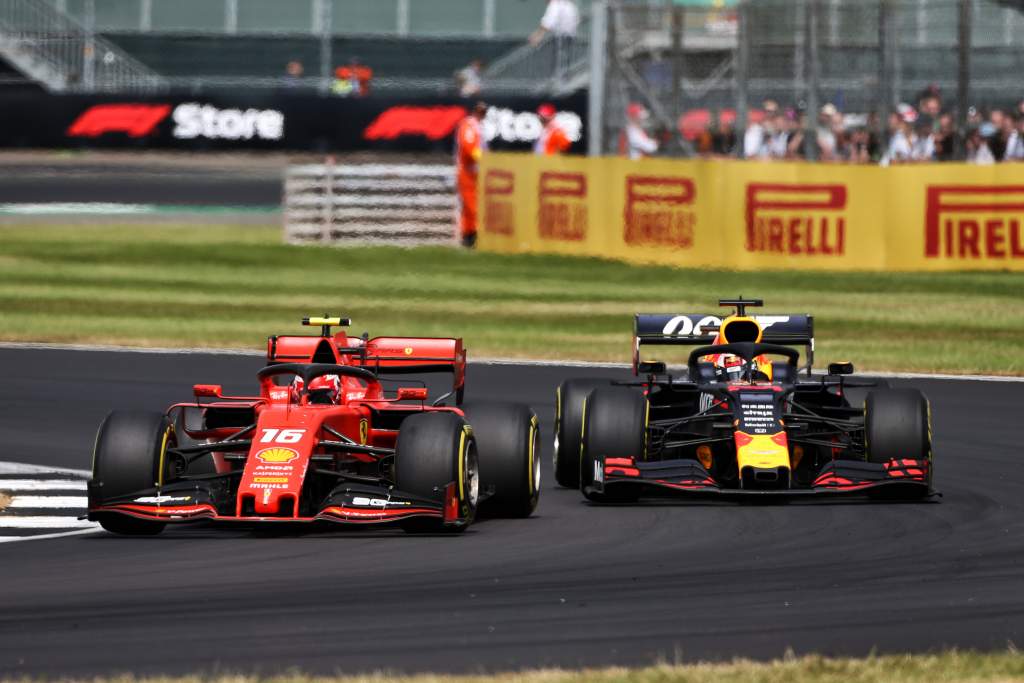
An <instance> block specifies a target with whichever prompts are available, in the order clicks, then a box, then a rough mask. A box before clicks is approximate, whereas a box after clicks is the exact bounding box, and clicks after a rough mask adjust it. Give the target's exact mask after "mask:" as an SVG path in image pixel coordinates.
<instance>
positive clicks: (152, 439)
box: [89, 411, 176, 536]
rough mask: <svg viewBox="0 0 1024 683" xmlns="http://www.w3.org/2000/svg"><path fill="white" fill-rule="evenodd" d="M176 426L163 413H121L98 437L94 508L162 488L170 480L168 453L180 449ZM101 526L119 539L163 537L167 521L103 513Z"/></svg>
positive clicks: (109, 420) (107, 420) (109, 419)
mask: <svg viewBox="0 0 1024 683" xmlns="http://www.w3.org/2000/svg"><path fill="white" fill-rule="evenodd" d="M175 443H176V441H175V435H174V427H173V425H172V424H171V421H170V419H169V418H168V417H167V416H166V415H164V414H163V413H148V412H129V411H115V412H112V413H110V414H109V415H107V417H106V418H105V419H104V420H103V423H102V424H100V429H99V431H98V432H97V434H96V448H95V450H94V451H93V459H92V486H90V487H89V491H90V494H89V498H90V500H89V507H90V508H95V507H102V506H103V505H104V504H106V503H107V502H109V501H113V500H116V499H119V498H125V497H128V496H131V495H133V494H136V493H141V492H144V491H148V490H150V489H153V488H154V487H155V488H159V487H161V486H163V485H164V483H165V480H166V479H167V478H168V469H169V465H170V464H169V463H168V462H167V457H166V455H167V448H168V447H173V446H174V445H175ZM97 520H98V521H99V523H100V525H101V526H102V527H103V528H104V529H106V530H107V531H110V532H112V533H115V534H125V535H130V536H149V535H153V534H158V533H160V532H161V531H163V529H164V527H165V526H166V523H165V522H156V521H153V520H147V519H137V518H135V517H130V516H128V515H124V514H121V513H98V514H97Z"/></svg>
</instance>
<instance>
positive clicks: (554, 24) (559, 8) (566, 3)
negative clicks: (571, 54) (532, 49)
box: [530, 0, 580, 45]
mask: <svg viewBox="0 0 1024 683" xmlns="http://www.w3.org/2000/svg"><path fill="white" fill-rule="evenodd" d="M579 24H580V11H579V10H578V9H577V8H576V3H575V2H573V0H548V7H547V9H546V10H545V11H544V16H543V17H541V20H540V26H538V27H537V30H536V31H534V32H533V33H532V34H530V44H531V45H536V44H538V43H540V41H541V40H543V39H544V36H545V35H547V34H548V33H550V34H552V35H554V36H555V37H556V38H575V37H576V29H577V28H578V27H579Z"/></svg>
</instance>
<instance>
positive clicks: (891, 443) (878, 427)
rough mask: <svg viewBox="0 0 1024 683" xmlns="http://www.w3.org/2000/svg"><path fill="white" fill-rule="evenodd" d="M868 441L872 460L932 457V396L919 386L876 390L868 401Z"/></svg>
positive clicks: (865, 432) (866, 418)
mask: <svg viewBox="0 0 1024 683" xmlns="http://www.w3.org/2000/svg"><path fill="white" fill-rule="evenodd" d="M864 445H865V450H866V451H867V459H868V462H874V463H880V464H885V463H887V462H889V461H890V460H896V459H900V458H910V459H913V460H931V458H932V443H931V420H930V407H929V405H928V399H927V398H925V396H924V394H922V393H921V392H920V391H918V390H917V389H885V390H882V391H872V392H871V393H870V394H868V397H867V400H866V401H865V402H864Z"/></svg>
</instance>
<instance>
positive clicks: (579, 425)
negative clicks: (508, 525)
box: [552, 379, 611, 489]
mask: <svg viewBox="0 0 1024 683" xmlns="http://www.w3.org/2000/svg"><path fill="white" fill-rule="evenodd" d="M610 384H611V383H610V382H609V381H608V380H603V379H568V380H566V381H564V382H562V384H561V386H559V387H558V389H557V390H556V391H555V450H554V455H553V458H552V462H553V465H554V469H555V481H557V482H558V484H559V485H560V486H564V487H566V488H569V489H578V488H579V487H580V440H581V437H582V435H583V402H584V401H586V399H587V396H589V395H590V392H592V391H593V390H594V389H597V388H598V387H607V386H609V385H610Z"/></svg>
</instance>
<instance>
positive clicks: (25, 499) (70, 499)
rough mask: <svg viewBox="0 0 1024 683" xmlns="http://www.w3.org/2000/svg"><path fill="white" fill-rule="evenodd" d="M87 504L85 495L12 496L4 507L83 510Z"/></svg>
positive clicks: (9, 508) (87, 500)
mask: <svg viewBox="0 0 1024 683" xmlns="http://www.w3.org/2000/svg"><path fill="white" fill-rule="evenodd" d="M88 505H89V499H88V498H86V497H85V496H14V497H12V498H11V502H10V504H8V506H7V508H6V509H8V510H11V509H13V508H77V509H82V510H84V509H85V508H86V507H88ZM21 519H24V518H21Z"/></svg>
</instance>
